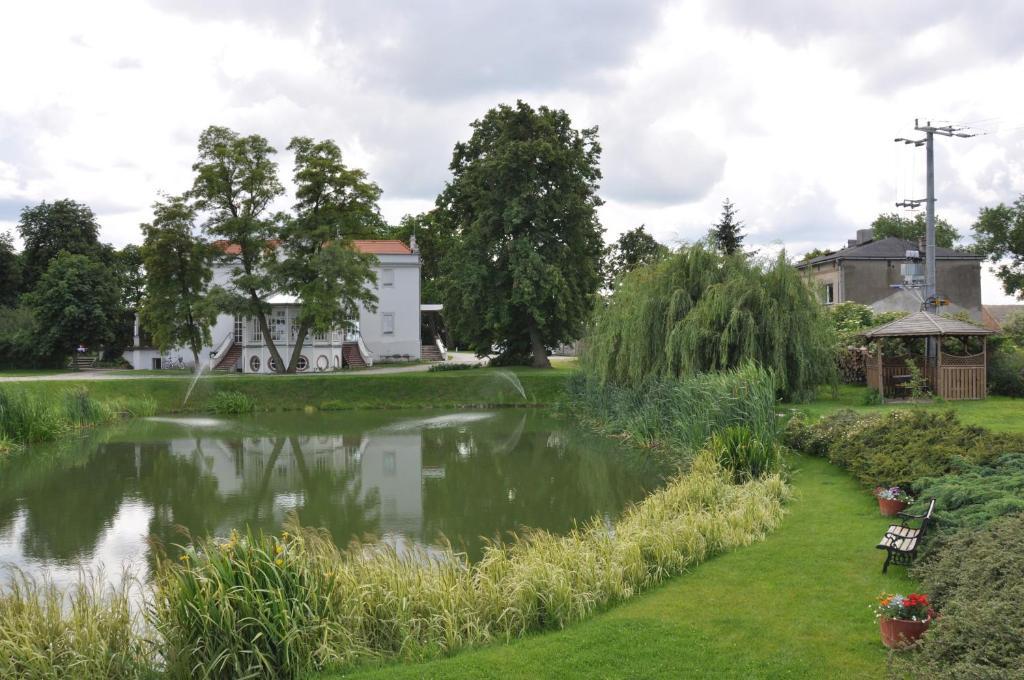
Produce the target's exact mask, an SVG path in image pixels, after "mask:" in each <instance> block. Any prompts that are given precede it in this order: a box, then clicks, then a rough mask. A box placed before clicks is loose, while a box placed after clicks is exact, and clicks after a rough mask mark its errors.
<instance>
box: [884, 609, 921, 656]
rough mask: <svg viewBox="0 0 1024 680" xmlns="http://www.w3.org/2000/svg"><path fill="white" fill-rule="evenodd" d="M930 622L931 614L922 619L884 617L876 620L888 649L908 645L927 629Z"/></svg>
mask: <svg viewBox="0 0 1024 680" xmlns="http://www.w3.org/2000/svg"><path fill="white" fill-rule="evenodd" d="M931 624H932V617H931V616H929V617H928V618H927V619H925V620H924V621H905V620H903V619H887V618H885V617H882V618H880V619H879V620H878V627H879V628H880V629H881V632H882V643H883V644H884V645H885V646H886V647H888V648H889V649H900V648H901V647H909V646H910V645H912V644H914V643H915V642H917V640H918V638H920V637H921V636H922V635H924V632H925V631H926V630H928V626H930V625H931Z"/></svg>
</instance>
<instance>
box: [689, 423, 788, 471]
mask: <svg viewBox="0 0 1024 680" xmlns="http://www.w3.org/2000/svg"><path fill="white" fill-rule="evenodd" d="M705 448H706V450H707V451H709V452H710V453H711V455H712V456H714V458H715V460H717V461H718V464H719V465H721V466H722V467H724V468H725V469H726V470H729V471H731V472H732V475H733V480H734V481H735V482H737V483H742V482H743V481H745V480H747V479H757V478H759V477H763V476H765V475H770V474H776V473H778V472H780V471H781V470H782V448H781V447H780V446H779V444H778V442H777V441H775V440H774V439H762V438H760V437H758V436H757V435H756V434H755V433H754V431H753V430H751V429H750V428H749V427H747V426H745V425H733V426H731V427H726V428H723V429H721V430H718V431H717V432H715V433H714V434H712V435H711V438H710V439H708V443H707V445H706V447H705Z"/></svg>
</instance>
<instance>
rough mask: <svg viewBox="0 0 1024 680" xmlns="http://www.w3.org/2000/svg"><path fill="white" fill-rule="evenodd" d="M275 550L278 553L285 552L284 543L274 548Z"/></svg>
mask: <svg viewBox="0 0 1024 680" xmlns="http://www.w3.org/2000/svg"><path fill="white" fill-rule="evenodd" d="M274 552H276V553H277V554H278V555H280V554H281V553H283V552H284V546H283V545H279V546H276V547H275V548H274Z"/></svg>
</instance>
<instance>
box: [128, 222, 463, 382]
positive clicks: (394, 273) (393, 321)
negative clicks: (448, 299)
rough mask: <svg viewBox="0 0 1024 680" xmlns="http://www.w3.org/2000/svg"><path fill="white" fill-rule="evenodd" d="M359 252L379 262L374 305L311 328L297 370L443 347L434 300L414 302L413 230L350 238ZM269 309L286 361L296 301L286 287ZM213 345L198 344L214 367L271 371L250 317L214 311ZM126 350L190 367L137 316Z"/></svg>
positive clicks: (221, 272) (223, 266)
mask: <svg viewBox="0 0 1024 680" xmlns="http://www.w3.org/2000/svg"><path fill="white" fill-rule="evenodd" d="M353 245H354V247H355V248H356V249H357V250H359V251H360V252H362V253H367V254H371V255H374V256H375V257H376V258H377V263H376V264H375V265H374V269H375V271H376V274H377V289H376V294H377V311H370V310H368V309H366V308H365V307H364V306H363V305H360V306H359V319H357V320H356V322H355V328H354V329H353V330H351V331H349V332H341V331H332V332H328V333H312V332H310V333H309V334H308V335H307V336H306V339H305V342H303V346H302V353H301V355H300V359H299V365H298V370H299V371H300V372H323V371H333V370H340V369H342V368H349V367H363V366H372V365H373V364H375V363H386V362H393V361H412V360H418V359H424V360H429V361H440V360H441V359H442V358H443V357H444V356H445V351H446V350H445V347H444V345H443V344H442V343H441V340H440V338H438V337H437V336H436V335H434V333H432V332H431V331H428V330H425V329H427V328H436V327H437V324H436V323H424V320H425V317H426V316H427V315H430V314H435V315H436V314H438V313H439V312H440V311H441V305H439V304H421V303H420V255H419V250H418V248H417V247H416V239H415V237H413V238H412V239H411V240H410V243H409V245H406V244H405V243H403V242H402V241H384V240H378V241H369V240H362V241H354V242H353ZM233 250H234V251H237V246H231V245H228V246H226V247H225V252H226V253H227V254H229V255H231V254H236V253H235V252H233ZM232 268H233V265H232V263H231V262H230V261H229V262H222V263H218V264H215V265H214V270H213V282H212V283H213V285H221V286H227V285H229V284H228V281H229V277H230V272H231V269H232ZM267 303H268V304H269V305H270V314H269V315H268V317H267V323H268V325H269V326H270V332H271V334H272V336H273V341H274V345H275V346H276V347H277V350H278V352H279V353H280V355H281V358H282V359H283V360H284V361H286V362H287V361H288V360H289V359H290V358H291V356H292V351H293V349H294V347H295V339H296V338H297V335H298V318H297V317H298V310H299V301H298V299H297V298H295V297H294V296H291V295H283V294H275V295H271V296H270V297H269V298H268V299H267ZM211 336H212V338H213V343H214V344H213V346H210V347H204V348H203V349H202V351H201V352H200V355H199V356H200V362H201V363H205V362H207V361H208V362H209V364H208V365H209V367H210V368H212V369H214V370H219V371H237V372H240V373H273V372H274V368H275V367H274V365H273V361H274V360H273V357H271V355H270V350H269V349H268V348H267V344H266V342H265V341H264V338H263V334H262V332H261V331H260V327H259V324H258V323H257V321H256V320H255V319H248V318H242V317H237V316H232V315H230V314H220V315H219V316H218V317H217V322H216V323H215V324H214V326H213V328H212V329H211ZM124 358H125V360H126V361H128V363H130V364H131V365H132V368H135V369H161V368H176V367H188V368H190V367H192V364H193V361H192V352H191V351H189V350H188V349H187V348H175V349H174V350H171V351H170V352H167V353H161V352H160V350H159V349H157V348H156V347H153V346H151V343H150V341H149V338H148V334H147V333H146V332H145V330H144V329H141V328H140V327H139V321H138V317H136V320H135V332H134V338H133V342H132V347H130V348H128V349H127V350H126V351H125V353H124Z"/></svg>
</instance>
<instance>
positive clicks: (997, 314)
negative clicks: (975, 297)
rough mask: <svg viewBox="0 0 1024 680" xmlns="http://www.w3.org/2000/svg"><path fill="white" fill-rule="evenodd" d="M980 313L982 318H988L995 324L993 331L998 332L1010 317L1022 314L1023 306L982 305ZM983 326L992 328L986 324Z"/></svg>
mask: <svg viewBox="0 0 1024 680" xmlns="http://www.w3.org/2000/svg"><path fill="white" fill-rule="evenodd" d="M981 311H982V316H988V317H990V318H991V319H992V321H993V322H995V324H996V328H994V329H993V330H998V329H999V328H1002V326H1003V324H1004V323H1006V322H1007V321H1008V320H1009V319H1010V317H1011V316H1016V315H1017V314H1024V305H982V306H981ZM986 321H987V319H986ZM985 325H986V326H989V328H992V326H991V325H989V324H988V323H986V324H985Z"/></svg>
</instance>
